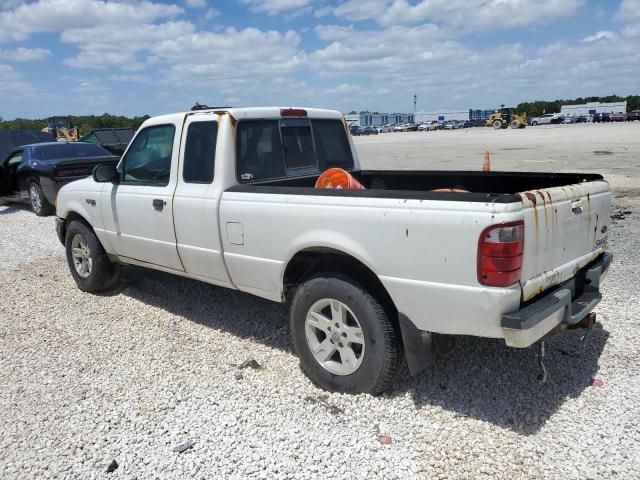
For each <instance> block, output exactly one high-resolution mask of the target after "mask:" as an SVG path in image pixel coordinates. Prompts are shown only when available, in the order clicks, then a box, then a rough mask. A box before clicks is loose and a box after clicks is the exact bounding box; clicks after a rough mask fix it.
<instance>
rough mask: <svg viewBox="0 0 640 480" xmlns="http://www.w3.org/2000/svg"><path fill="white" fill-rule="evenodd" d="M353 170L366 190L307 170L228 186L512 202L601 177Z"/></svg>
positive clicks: (248, 189)
mask: <svg viewBox="0 0 640 480" xmlns="http://www.w3.org/2000/svg"><path fill="white" fill-rule="evenodd" d="M352 175H353V176H354V177H355V178H356V179H357V180H358V181H359V182H360V183H361V184H362V185H364V186H365V190H340V189H338V190H334V189H322V190H321V189H316V188H314V185H315V182H316V180H317V179H318V175H310V176H303V177H295V178H286V179H278V180H269V181H263V182H252V183H244V184H241V185H237V186H235V187H232V188H231V189H230V190H229V191H237V192H240V191H244V192H257V193H281V194H296V195H322V196H324V195H329V196H333V195H338V196H356V197H373V198H407V199H422V200H446V201H465V202H488V201H490V202H497V203H513V202H520V201H521V196H520V195H518V193H519V192H527V191H532V190H542V189H546V188H553V187H563V186H567V185H575V184H580V183H584V182H591V181H598V180H603V178H602V176H601V175H597V174H588V173H539V172H486V173H485V172H476V171H455V172H454V171H438V170H362V171H358V172H352ZM439 189H458V190H468V193H466V192H449V191H435V190H439Z"/></svg>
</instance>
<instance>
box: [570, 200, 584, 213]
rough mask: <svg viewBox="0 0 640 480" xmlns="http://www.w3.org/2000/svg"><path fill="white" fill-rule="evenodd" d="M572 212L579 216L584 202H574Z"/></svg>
mask: <svg viewBox="0 0 640 480" xmlns="http://www.w3.org/2000/svg"><path fill="white" fill-rule="evenodd" d="M571 211H572V212H573V213H574V214H575V215H578V214H579V213H582V200H578V201H576V202H573V203H572V204H571Z"/></svg>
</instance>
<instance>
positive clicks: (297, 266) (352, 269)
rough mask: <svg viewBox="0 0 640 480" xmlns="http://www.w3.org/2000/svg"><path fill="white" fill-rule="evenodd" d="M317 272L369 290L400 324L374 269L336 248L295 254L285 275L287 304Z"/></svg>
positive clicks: (322, 248)
mask: <svg viewBox="0 0 640 480" xmlns="http://www.w3.org/2000/svg"><path fill="white" fill-rule="evenodd" d="M318 272H334V273H341V274H344V275H346V276H348V277H349V278H352V279H353V280H354V281H356V282H358V283H359V284H360V285H361V286H362V287H364V288H366V289H367V290H369V291H370V292H371V294H372V295H374V296H375V297H376V298H377V299H378V300H379V301H380V302H381V303H382V304H383V307H384V308H385V310H386V311H387V314H388V315H389V316H390V318H392V319H393V321H394V323H396V324H397V319H398V310H397V308H396V306H395V303H394V301H393V299H392V298H391V295H389V292H388V291H387V289H386V288H385V286H384V285H383V284H382V282H381V281H380V279H379V278H378V276H377V275H376V274H375V273H374V271H373V269H372V268H371V267H370V266H369V265H367V264H366V263H365V262H364V261H363V260H362V259H359V258H357V257H356V256H355V255H352V254H350V253H347V252H344V251H342V250H338V249H336V248H333V247H323V246H316V247H306V248H304V249H302V250H299V251H298V252H296V253H295V254H294V255H293V256H292V257H291V258H290V259H289V261H288V262H287V263H286V266H285V268H284V270H283V273H282V292H283V298H284V299H285V301H286V302H289V301H290V300H291V295H292V294H293V292H294V291H295V289H296V287H297V286H298V285H299V284H300V283H302V282H304V281H305V279H307V278H309V277H311V276H312V275H314V274H316V273H318Z"/></svg>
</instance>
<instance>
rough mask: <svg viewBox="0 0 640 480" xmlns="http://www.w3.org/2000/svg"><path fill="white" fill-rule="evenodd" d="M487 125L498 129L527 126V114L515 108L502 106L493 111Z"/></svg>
mask: <svg viewBox="0 0 640 480" xmlns="http://www.w3.org/2000/svg"><path fill="white" fill-rule="evenodd" d="M487 126H488V127H493V128H495V129H496V130H499V129H501V128H507V127H511V128H524V127H526V126H527V114H526V113H523V114H521V115H520V114H517V113H515V109H514V108H506V107H504V106H503V107H501V108H500V109H499V110H496V111H495V113H492V114H491V116H489V119H488V120H487Z"/></svg>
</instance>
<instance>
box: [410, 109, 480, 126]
mask: <svg viewBox="0 0 640 480" xmlns="http://www.w3.org/2000/svg"><path fill="white" fill-rule="evenodd" d="M415 117H416V122H418V123H421V122H429V121H431V120H437V121H439V122H442V121H445V120H469V109H466V110H444V109H443V110H433V111H430V112H416V115H415Z"/></svg>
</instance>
